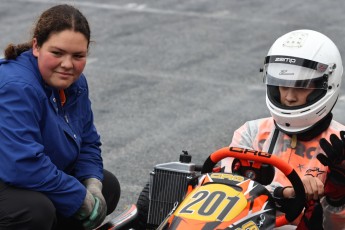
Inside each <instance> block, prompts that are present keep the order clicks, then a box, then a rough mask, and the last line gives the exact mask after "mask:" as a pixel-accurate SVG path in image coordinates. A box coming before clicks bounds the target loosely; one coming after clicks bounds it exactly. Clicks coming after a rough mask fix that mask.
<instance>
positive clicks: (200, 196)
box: [180, 191, 240, 221]
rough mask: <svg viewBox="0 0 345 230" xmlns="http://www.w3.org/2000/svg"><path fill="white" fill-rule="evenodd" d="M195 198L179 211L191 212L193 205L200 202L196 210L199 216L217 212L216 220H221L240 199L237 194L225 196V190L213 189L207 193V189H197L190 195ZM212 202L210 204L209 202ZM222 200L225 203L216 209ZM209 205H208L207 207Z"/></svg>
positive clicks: (182, 212) (183, 212) (192, 211)
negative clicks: (220, 208)
mask: <svg viewBox="0 0 345 230" xmlns="http://www.w3.org/2000/svg"><path fill="white" fill-rule="evenodd" d="M192 198H193V199H195V200H194V201H192V202H191V203H189V204H187V205H186V206H185V207H184V208H183V209H182V210H181V211H180V213H181V214H192V213H194V210H195V208H193V206H195V205H197V204H198V203H200V202H202V203H201V207H200V209H199V210H198V214H199V215H201V216H211V215H213V214H215V213H216V214H217V213H219V215H218V216H217V220H220V221H223V220H224V218H225V217H226V215H227V214H228V213H229V212H230V210H231V208H233V207H234V206H235V204H236V202H237V201H238V200H239V199H240V198H238V197H237V196H231V197H230V196H226V193H225V192H222V191H215V192H212V193H209V192H208V191H199V192H197V193H195V194H194V195H193V197H192ZM212 202H213V204H212V205H211V206H210V204H211V203H212ZM222 202H227V205H226V206H225V207H224V208H223V209H222V210H217V208H218V207H219V205H220V204H221V203H222ZM209 206H210V207H209Z"/></svg>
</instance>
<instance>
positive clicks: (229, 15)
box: [0, 0, 288, 25]
mask: <svg viewBox="0 0 345 230" xmlns="http://www.w3.org/2000/svg"><path fill="white" fill-rule="evenodd" d="M1 1H8V0H0V2H1ZM17 1H18V2H32V3H47V4H52V3H53V2H52V1H51V0H17ZM12 2H14V1H12ZM58 3H59V4H70V5H75V6H85V7H92V8H99V9H105V10H119V11H132V12H142V13H152V14H162V15H163V14H164V15H180V16H186V17H198V18H213V19H230V20H238V21H251V22H265V23H267V20H266V19H257V18H250V17H249V18H243V16H242V15H236V14H234V13H233V12H229V11H227V10H222V11H217V12H213V13H198V12H190V11H189V12H187V11H174V10H163V9H155V8H150V7H147V6H146V5H145V4H137V3H128V4H126V5H115V4H102V3H94V2H79V1H59V2H58ZM270 23H274V24H279V25H280V24H282V25H286V24H288V21H278V20H274V21H270Z"/></svg>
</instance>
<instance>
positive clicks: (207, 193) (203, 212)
mask: <svg viewBox="0 0 345 230" xmlns="http://www.w3.org/2000/svg"><path fill="white" fill-rule="evenodd" d="M246 206H247V199H246V198H245V196H244V195H243V193H241V191H238V189H234V188H233V187H230V186H228V185H224V184H213V183H210V184H206V185H203V186H201V187H199V189H196V190H194V191H193V192H191V193H190V194H189V195H188V196H187V198H186V199H184V201H183V202H182V203H181V205H180V206H179V207H178V209H177V210H176V211H175V216H178V217H181V218H188V219H194V220H200V221H206V222H208V221H223V222H224V221H230V220H232V219H233V218H234V217H236V216H237V215H238V214H239V213H240V212H242V210H243V209H244V208H245V207H246Z"/></svg>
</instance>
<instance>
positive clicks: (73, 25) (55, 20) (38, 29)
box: [4, 4, 91, 59]
mask: <svg viewBox="0 0 345 230" xmlns="http://www.w3.org/2000/svg"><path fill="white" fill-rule="evenodd" d="M64 30H72V31H75V32H80V33H82V34H83V35H84V36H85V38H86V39H87V41H88V44H87V45H88V46H89V44H90V36H91V32H90V27H89V23H88V21H87V19H86V18H85V16H84V15H83V14H82V13H81V12H80V11H79V10H78V9H77V8H75V7H73V6H71V5H67V4H62V5H56V6H53V7H51V8H49V9H47V10H46V11H44V12H43V13H42V14H41V16H40V17H39V19H38V21H37V23H36V25H35V27H34V29H33V34H32V38H31V41H29V42H26V43H22V44H17V45H14V44H9V45H8V46H7V47H6V49H5V51H4V56H5V58H6V59H16V58H17V56H19V55H20V54H21V53H23V52H24V51H27V50H29V49H31V48H32V39H33V38H36V39H37V45H38V47H41V46H42V45H43V43H45V42H46V41H47V40H48V39H49V36H50V35H51V34H52V33H58V32H61V31H64Z"/></svg>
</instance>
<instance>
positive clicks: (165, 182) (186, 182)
mask: <svg viewBox="0 0 345 230" xmlns="http://www.w3.org/2000/svg"><path fill="white" fill-rule="evenodd" d="M226 157H232V158H235V159H236V160H237V166H238V165H239V164H240V165H241V170H237V172H241V173H242V174H244V175H238V174H236V173H224V172H221V171H220V170H219V167H216V165H217V163H218V162H219V161H221V160H222V159H224V158H226ZM190 161H191V156H190V155H188V153H186V152H185V153H184V154H182V155H181V156H180V161H179V162H170V163H165V164H158V165H156V166H155V167H154V170H153V171H152V172H151V174H150V182H149V183H148V184H147V185H146V186H145V187H144V189H143V191H142V192H141V194H140V196H139V199H138V202H137V204H136V205H134V204H133V205H132V206H131V207H130V208H129V209H128V210H126V211H125V212H123V213H122V214H120V215H119V216H117V217H115V218H114V219H113V220H110V221H109V222H107V223H105V224H104V225H103V226H101V227H99V228H98V229H99V230H104V229H108V230H119V229H136V230H138V229H161V230H163V229H169V230H187V229H188V230H190V229H196V230H198V229H200V230H201V229H202V230H208V229H234V230H242V229H248V230H256V229H265V230H267V229H273V228H275V227H280V226H283V225H286V224H289V223H291V222H292V221H294V220H295V219H296V218H297V217H298V216H299V214H300V213H301V212H302V210H303V208H304V204H305V202H306V200H305V191H304V187H303V184H302V182H301V180H300V178H299V176H298V174H297V173H296V172H295V170H294V169H293V168H292V167H291V166H290V165H289V164H288V163H286V162H285V161H283V160H281V159H279V158H277V157H276V156H274V155H271V154H268V153H265V152H261V151H254V150H248V149H243V148H235V147H225V148H221V149H219V150H217V151H215V152H214V153H212V154H211V155H210V156H209V157H208V159H207V160H206V161H205V162H204V164H203V165H202V167H201V168H200V167H198V166H197V165H195V164H194V163H191V162H190ZM234 162H235V161H234ZM267 166H270V167H271V168H272V169H273V170H265V172H266V173H267V172H269V173H268V174H270V175H268V177H271V178H272V179H273V175H272V174H274V168H273V166H274V167H275V168H277V169H279V170H280V171H281V172H283V173H284V174H285V176H286V177H287V178H288V179H289V181H290V182H291V184H292V186H293V188H294V190H295V194H296V196H295V198H294V199H293V200H292V201H291V205H293V207H295V208H294V212H290V213H287V214H282V215H279V216H277V213H278V212H277V207H276V202H275V199H274V197H273V196H272V195H271V193H270V192H269V191H268V190H267V189H266V187H265V186H264V185H263V184H261V183H259V181H257V180H256V179H258V178H260V176H261V175H259V174H260V173H261V172H262V170H261V169H262V168H263V167H267ZM233 169H234V168H233ZM266 169H267V168H266ZM268 169H270V168H268ZM233 171H235V172H236V169H235V170H233Z"/></svg>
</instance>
